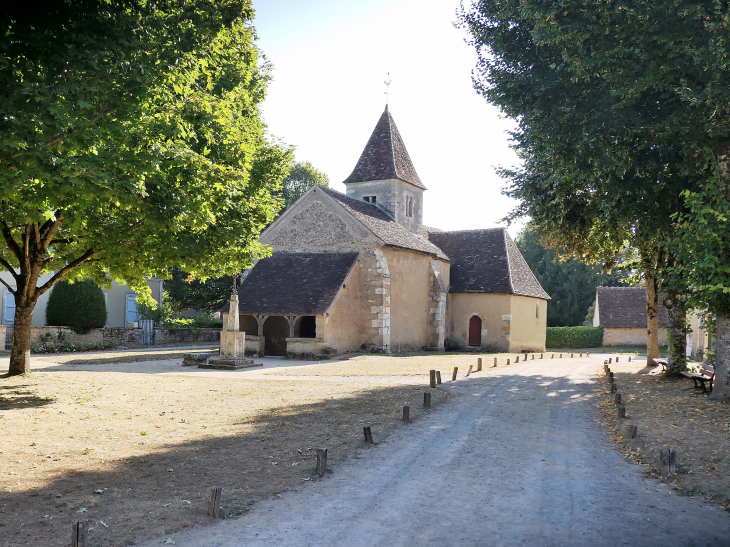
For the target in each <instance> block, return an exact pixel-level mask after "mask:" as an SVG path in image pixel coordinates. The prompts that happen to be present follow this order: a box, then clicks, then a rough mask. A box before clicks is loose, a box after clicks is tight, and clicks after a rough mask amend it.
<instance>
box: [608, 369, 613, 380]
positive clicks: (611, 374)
mask: <svg viewBox="0 0 730 547" xmlns="http://www.w3.org/2000/svg"><path fill="white" fill-rule="evenodd" d="M608 381H609V382H613V372H611V369H608Z"/></svg>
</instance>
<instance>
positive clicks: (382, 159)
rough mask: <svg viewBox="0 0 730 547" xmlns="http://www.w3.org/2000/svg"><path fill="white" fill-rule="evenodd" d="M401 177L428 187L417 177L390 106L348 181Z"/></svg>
mask: <svg viewBox="0 0 730 547" xmlns="http://www.w3.org/2000/svg"><path fill="white" fill-rule="evenodd" d="M386 179H398V180H402V181H404V182H407V183H409V184H412V185H413V186H415V187H416V188H421V189H422V190H426V187H425V186H424V185H423V183H422V182H421V179H420V178H418V174H417V173H416V169H415V168H414V167H413V163H412V162H411V158H410V156H409V155H408V150H406V145H405V144H404V143H403V139H402V138H401V136H400V133H399V132H398V128H397V127H396V125H395V121H394V120H393V116H391V115H390V112H389V111H388V107H387V106H386V107H385V112H383V115H382V116H380V119H379V120H378V123H377V124H376V125H375V129H374V130H373V133H372V134H371V135H370V138H369V139H368V143H367V144H366V145H365V150H363V151H362V154H361V155H360V159H359V160H357V164H356V165H355V169H353V171H352V173H351V174H350V176H349V177H347V178H346V179H345V181H344V182H345V184H351V183H353V182H364V181H371V180H386Z"/></svg>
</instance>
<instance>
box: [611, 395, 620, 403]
mask: <svg viewBox="0 0 730 547" xmlns="http://www.w3.org/2000/svg"><path fill="white" fill-rule="evenodd" d="M613 404H615V405H620V404H621V394H620V393H615V394H614V396H613Z"/></svg>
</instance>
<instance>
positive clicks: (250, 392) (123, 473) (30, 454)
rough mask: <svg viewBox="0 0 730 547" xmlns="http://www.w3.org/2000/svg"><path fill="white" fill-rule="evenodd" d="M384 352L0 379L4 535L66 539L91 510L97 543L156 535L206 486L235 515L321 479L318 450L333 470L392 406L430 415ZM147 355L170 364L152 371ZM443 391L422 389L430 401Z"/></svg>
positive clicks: (202, 508)
mask: <svg viewBox="0 0 730 547" xmlns="http://www.w3.org/2000/svg"><path fill="white" fill-rule="evenodd" d="M98 355H100V356H103V354H98ZM78 357H79V356H78V355H74V356H73V358H74V359H78ZM117 357H119V356H114V358H117ZM102 358H103V359H105V360H106V359H109V358H110V357H108V356H103V357H102ZM158 358H163V357H159V356H158ZM56 359H57V360H60V361H63V358H58V357H56ZM381 359H382V358H377V359H376V360H375V361H373V362H371V363H370V364H369V365H367V363H365V364H364V365H365V366H369V367H370V369H371V372H372V374H373V375H377V377H374V378H372V379H367V378H357V379H353V380H349V379H347V378H339V379H337V378H334V379H332V380H333V381H325V380H326V379H323V378H316V379H315V378H309V379H307V378H304V377H292V378H291V379H283V378H280V377H277V378H272V379H271V380H266V379H260V378H259V379H246V378H245V377H244V376H240V375H239V376H236V374H237V373H221V372H218V371H215V373H217V375H215V376H214V375H210V376H206V375H202V376H186V375H181V374H179V373H169V372H164V371H167V370H169V368H170V366H171V365H174V363H175V361H157V362H150V363H149V371H148V373H130V372H124V369H125V367H126V368H128V369H129V370H140V364H139V363H130V364H127V365H124V364H119V365H109V364H107V365H103V366H102V365H95V367H96V366H99V370H76V369H74V366H78V365H69V364H62V365H59V366H55V367H53V368H46V369H41V368H37V369H36V371H35V372H34V374H33V375H32V376H31V377H28V378H23V377H14V378H0V461H2V470H1V471H0V533H1V534H2V537H3V542H2V544H3V545H34V546H38V545H43V546H51V545H58V546H66V545H68V543H69V535H70V530H71V522H72V520H73V519H74V518H87V519H89V521H90V526H91V527H92V529H91V531H90V532H89V541H90V544H91V545H94V546H111V545H114V546H119V545H127V544H133V543H135V542H138V541H141V540H144V539H150V538H155V537H161V536H164V535H165V534H168V533H172V532H173V531H176V530H179V529H181V528H184V527H187V526H192V525H193V524H195V523H198V522H201V521H206V520H208V518H207V516H206V503H207V495H208V488H209V487H211V486H223V487H224V497H223V506H224V507H223V508H224V511H225V512H226V513H227V514H229V515H235V514H240V513H243V512H245V511H247V508H248V506H249V505H250V504H252V503H253V502H254V501H255V500H259V499H263V498H266V497H269V496H272V495H274V494H276V493H278V492H282V491H286V490H288V489H291V488H296V487H297V486H298V485H301V484H304V482H305V481H309V480H318V479H317V477H316V474H315V464H316V458H315V453H314V450H313V449H314V448H318V447H326V448H328V449H329V466H330V468H331V469H332V472H333V473H336V472H337V465H338V464H339V463H340V462H342V461H343V460H345V459H347V458H348V457H352V456H353V454H354V453H355V452H356V451H357V450H358V449H360V448H363V446H364V443H363V441H362V435H363V433H362V428H363V425H367V424H369V425H371V427H372V432H373V437H374V439H375V441H376V442H379V441H382V440H383V439H384V438H385V437H386V435H387V434H388V433H389V432H391V431H392V430H393V429H394V428H398V427H400V424H401V416H402V408H403V405H406V404H408V405H410V415H411V418H412V419H417V418H418V417H419V416H421V415H422V414H423V413H424V412H427V411H426V410H424V407H423V406H422V402H423V391H424V388H425V387H426V384H427V381H428V379H427V375H424V376H423V377H422V378H416V377H413V378H412V379H411V380H410V381H408V382H405V383H404V382H403V381H402V379H399V378H396V377H393V378H392V380H389V378H388V377H387V376H385V375H380V374H379V370H378V367H379V366H381V365H382V366H384V367H389V366H391V365H388V364H387V361H388V359H385V361H382V360H381ZM389 359H390V360H393V359H395V360H397V358H389ZM430 360H431V362H434V361H441V359H439V358H438V357H435V356H434V355H433V354H432V355H431V356H430ZM364 361H367V360H364ZM471 361H472V362H476V359H475V358H473V357H472V358H471ZM75 362H76V363H78V361H75ZM41 363H42V362H41ZM156 363H157V364H159V365H160V367H162V365H164V367H167V368H160V369H159V370H158V371H157V372H158V373H155V367H156V366H157V365H156ZM282 363H284V364H286V363H287V362H286V361H282ZM39 364H40V363H39ZM89 364H91V365H93V363H87V365H89ZM143 365H144V366H145V367H147V366H148V363H143ZM110 368H114V370H110ZM176 370H180V371H181V372H183V371H185V372H187V371H189V370H190V369H188V368H185V369H183V368H182V367H180V368H179V369H176ZM2 372H3V371H0V373H2ZM256 373H260V369H258V370H257V371H256ZM202 374H205V373H202ZM446 396H447V395H446V393H445V390H441V389H439V390H433V395H432V405H433V406H437V405H438V404H439V403H440V402H442V401H443V400H444V398H445V397H446Z"/></svg>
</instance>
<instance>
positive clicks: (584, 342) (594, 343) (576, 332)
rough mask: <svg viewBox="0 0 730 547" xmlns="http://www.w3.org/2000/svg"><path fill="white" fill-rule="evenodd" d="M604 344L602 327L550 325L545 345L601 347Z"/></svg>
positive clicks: (549, 346) (550, 346) (556, 346)
mask: <svg viewBox="0 0 730 547" xmlns="http://www.w3.org/2000/svg"><path fill="white" fill-rule="evenodd" d="M602 345H603V329H602V328H600V327H548V328H547V337H546V340H545V347H548V348H599V347H601V346H602Z"/></svg>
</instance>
